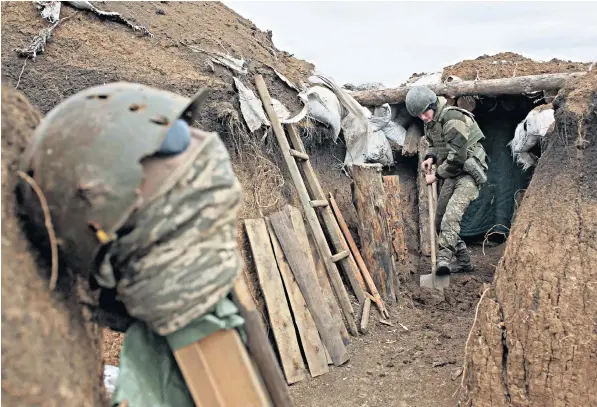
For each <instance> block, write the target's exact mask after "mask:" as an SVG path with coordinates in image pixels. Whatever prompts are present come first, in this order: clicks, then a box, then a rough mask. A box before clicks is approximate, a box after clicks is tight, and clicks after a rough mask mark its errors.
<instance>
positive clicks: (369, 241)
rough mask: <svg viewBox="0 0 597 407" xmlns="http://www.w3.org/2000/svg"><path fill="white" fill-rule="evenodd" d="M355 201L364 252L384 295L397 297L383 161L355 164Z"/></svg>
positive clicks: (388, 297) (382, 295)
mask: <svg viewBox="0 0 597 407" xmlns="http://www.w3.org/2000/svg"><path fill="white" fill-rule="evenodd" d="M352 178H353V180H354V188H353V194H354V197H353V202H354V203H355V206H356V209H357V217H358V219H359V223H358V229H359V236H360V238H361V254H362V255H363V260H365V264H366V265H367V269H368V270H369V272H370V273H371V277H372V278H373V281H374V282H375V286H376V287H377V289H378V291H379V294H380V295H381V298H383V300H384V301H385V302H386V304H388V303H389V304H391V303H393V302H394V301H395V298H396V294H395V288H394V274H395V266H394V259H393V255H392V247H391V239H390V232H389V229H388V221H387V219H388V214H387V210H386V204H385V202H386V195H385V191H384V189H383V182H382V178H381V164H361V165H353V166H352Z"/></svg>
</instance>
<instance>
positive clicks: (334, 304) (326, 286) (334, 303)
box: [291, 212, 350, 345]
mask: <svg viewBox="0 0 597 407" xmlns="http://www.w3.org/2000/svg"><path fill="white" fill-rule="evenodd" d="M299 215H300V214H299ZM294 216H296V213H295V212H292V213H291V219H292V223H293V225H294V227H295V228H296V230H297V231H298V232H299V233H298V236H299V242H300V243H301V245H302V246H303V247H309V248H310V249H311V254H312V255H313V263H315V271H316V273H317V278H318V280H319V286H320V287H321V289H322V290H323V295H324V297H325V300H326V302H327V304H328V306H329V309H330V313H331V314H332V318H334V321H336V323H337V325H338V328H339V333H340V336H341V337H342V340H343V342H344V344H345V345H348V344H349V343H350V335H349V334H348V331H347V330H346V325H345V324H344V320H343V319H342V310H341V309H340V306H339V305H338V300H337V299H336V296H335V295H334V290H332V286H331V285H330V280H329V278H328V276H327V273H326V271H325V264H323V260H322V259H321V255H320V254H319V250H317V245H316V244H315V241H314V239H313V235H312V234H311V233H309V232H310V231H309V230H307V229H306V228H305V225H304V223H302V222H300V219H294ZM304 236H307V239H306V240H305V238H304Z"/></svg>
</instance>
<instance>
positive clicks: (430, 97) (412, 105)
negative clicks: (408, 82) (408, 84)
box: [406, 86, 437, 117]
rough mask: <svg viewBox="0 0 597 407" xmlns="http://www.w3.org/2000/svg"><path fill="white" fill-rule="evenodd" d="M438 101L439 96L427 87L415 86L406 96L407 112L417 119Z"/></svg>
mask: <svg viewBox="0 0 597 407" xmlns="http://www.w3.org/2000/svg"><path fill="white" fill-rule="evenodd" d="M436 101H437V95H436V94H435V92H433V91H432V90H431V89H429V88H428V87H427V86H413V87H412V88H410V89H409V90H408V93H407V94H406V110H408V113H410V115H411V116H415V117H417V116H418V115H420V114H421V113H424V112H425V111H426V110H427V109H428V108H429V105H430V104H432V103H435V102H436Z"/></svg>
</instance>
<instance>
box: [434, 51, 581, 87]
mask: <svg viewBox="0 0 597 407" xmlns="http://www.w3.org/2000/svg"><path fill="white" fill-rule="evenodd" d="M502 61H506V62H505V63H503V62H502ZM589 65H590V63H583V62H572V61H562V60H559V59H555V58H554V59H552V60H550V61H546V62H539V61H534V60H532V59H530V58H526V57H524V56H522V55H519V54H515V53H513V52H501V53H499V54H495V55H491V56H489V55H483V56H480V57H478V58H476V59H467V60H465V61H462V62H459V63H457V64H455V65H450V66H447V67H445V68H444V71H443V74H442V80H444V79H446V78H447V77H448V76H449V75H456V76H458V77H459V78H461V79H463V80H465V81H466V80H475V79H500V78H510V77H512V76H525V75H539V74H543V73H565V72H581V71H586V70H587V69H588V68H589Z"/></svg>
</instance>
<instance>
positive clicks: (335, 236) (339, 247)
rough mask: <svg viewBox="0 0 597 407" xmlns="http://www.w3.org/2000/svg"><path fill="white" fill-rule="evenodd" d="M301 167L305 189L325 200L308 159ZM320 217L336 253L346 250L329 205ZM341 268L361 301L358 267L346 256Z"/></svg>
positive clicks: (294, 137)
mask: <svg viewBox="0 0 597 407" xmlns="http://www.w3.org/2000/svg"><path fill="white" fill-rule="evenodd" d="M286 128H287V130H288V136H289V138H290V142H291V143H292V145H293V146H294V148H295V149H296V150H298V151H302V152H305V146H304V145H303V141H302V140H301V138H300V136H299V135H298V133H297V132H296V130H295V128H294V126H293V125H291V124H289V125H287V126H286ZM300 165H301V168H302V170H303V173H304V174H305V184H306V186H307V189H308V190H309V194H310V195H311V197H313V199H315V200H326V197H325V193H324V192H323V189H322V188H321V185H320V184H319V180H318V179H317V175H316V174H315V171H314V170H313V166H312V165H311V162H310V161H305V162H302V163H301V164H300ZM319 214H320V215H321V218H322V219H323V224H324V226H325V228H326V231H327V234H328V236H329V238H330V241H331V243H332V246H333V247H334V249H335V252H336V253H340V252H342V251H344V250H348V245H347V243H346V240H345V238H344V235H343V234H342V232H341V230H340V227H339V226H338V223H337V221H336V218H335V217H334V214H333V213H332V210H331V209H330V207H329V205H328V206H327V207H326V208H325V209H323V210H320V211H319ZM338 264H339V265H340V267H341V268H342V271H343V272H344V274H345V275H346V277H347V278H348V281H349V282H350V286H351V288H352V291H353V292H354V295H355V296H356V297H357V299H358V300H359V302H360V303H363V301H364V300H365V295H364V292H365V285H364V284H363V282H362V281H359V274H360V273H359V267H358V266H357V264H356V262H355V260H354V258H353V257H352V256H349V257H347V258H346V259H344V260H342V261H341V262H339V263H338Z"/></svg>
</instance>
